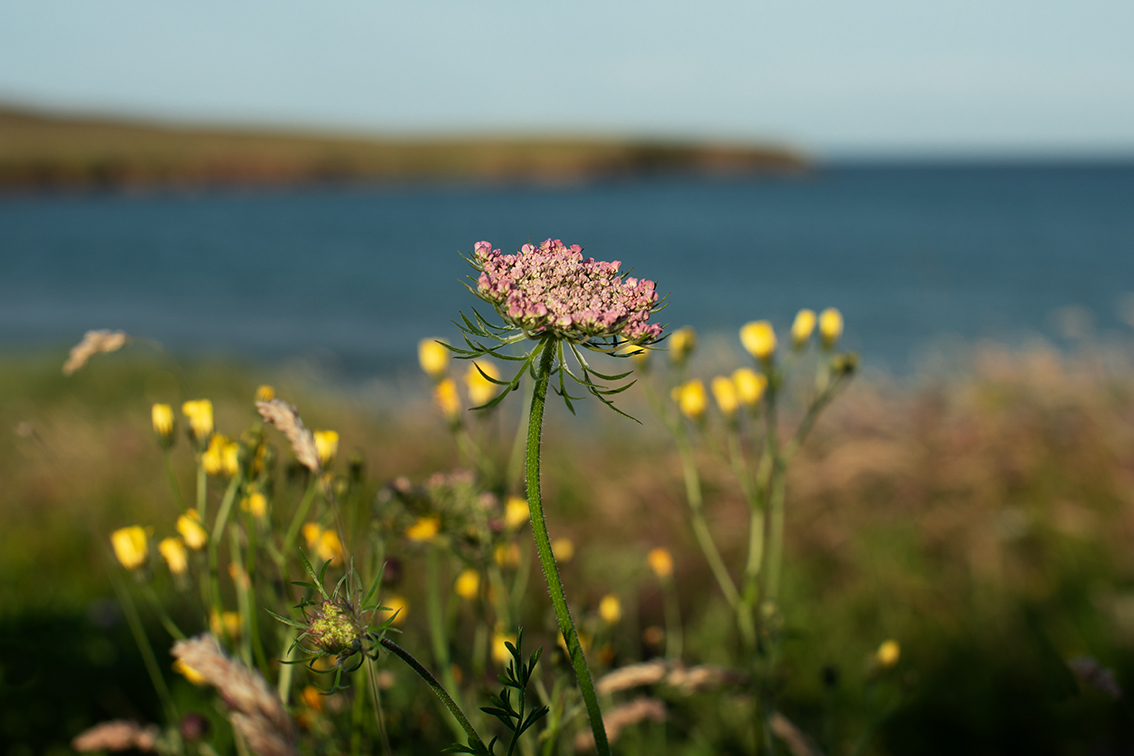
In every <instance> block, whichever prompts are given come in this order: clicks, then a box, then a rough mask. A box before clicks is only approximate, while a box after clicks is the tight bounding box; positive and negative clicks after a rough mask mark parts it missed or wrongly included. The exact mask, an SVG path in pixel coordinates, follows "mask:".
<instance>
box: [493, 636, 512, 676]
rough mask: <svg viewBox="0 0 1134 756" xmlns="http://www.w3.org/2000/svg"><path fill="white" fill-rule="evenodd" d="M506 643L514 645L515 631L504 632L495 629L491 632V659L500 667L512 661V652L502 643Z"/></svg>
mask: <svg viewBox="0 0 1134 756" xmlns="http://www.w3.org/2000/svg"><path fill="white" fill-rule="evenodd" d="M506 643H511V644H512V645H513V646H514V645H516V635H515V633H504V632H501V631H500V630H497V631H496V632H495V633H493V634H492V661H494V662H496V663H497V664H499V665H500V666H501V667H503V666H507V664H508V662H510V661H512V652H511V651H509V650H508V647H507V646H506V645H504V644H506Z"/></svg>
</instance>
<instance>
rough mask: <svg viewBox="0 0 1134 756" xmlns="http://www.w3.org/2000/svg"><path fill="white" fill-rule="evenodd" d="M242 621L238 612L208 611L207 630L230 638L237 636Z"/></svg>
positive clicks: (241, 627)
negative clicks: (218, 612)
mask: <svg viewBox="0 0 1134 756" xmlns="http://www.w3.org/2000/svg"><path fill="white" fill-rule="evenodd" d="M243 626H244V623H243V620H241V619H240V612H221V613H220V614H219V615H218V614H217V613H216V611H215V610H214V611H212V612H209V630H211V631H212V632H213V635H217V636H219V635H222V634H224V635H228V637H230V638H239V637H240V632H241V630H242V629H243Z"/></svg>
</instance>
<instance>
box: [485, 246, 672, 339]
mask: <svg viewBox="0 0 1134 756" xmlns="http://www.w3.org/2000/svg"><path fill="white" fill-rule="evenodd" d="M470 262H471V263H472V265H473V267H475V268H476V269H477V270H479V271H480V276H479V277H478V278H477V282H476V293H477V295H478V296H480V297H481V298H482V299H484V300H485V301H486V302H491V303H492V304H493V305H494V306H495V307H496V311H497V312H498V313H499V314H500V316H501V317H502V318H504V320H505V322H507V323H509V324H511V325H512V326H514V327H516V328H520V329H522V330H523V331H524V332H525V334H530V335H533V336H536V337H538V336H540V335H543V334H548V333H552V334H555V335H556V336H558V337H559V338H564V339H569V340H571V341H575V342H584V341H587V340H589V339H591V338H595V337H604V336H620V337H622V338H624V339H626V340H628V341H635V342H648V341H653V340H654V339H656V338H658V337H660V336H661V332H662V328H661V326H660V325H658V324H656V323H650V322H649V319H650V314H651V313H652V312H653V311H654V309H655V307H656V305H657V304H658V293H657V290H656V287H655V284H654V282H653V281H648V280H646V279H639V278H633V277H631V276H627V275H626V274H624V273H621V272H620V271H619V268H620V267H621V265H622V263H620V262H619V261H617V260H615V261H614V262H599V261H596V260H595V259H594V258H592V257H586V258H585V257H583V249H582V247H580V246H579V245H578V244H573V245H571V246H570V247H568V246H566V245H564V244H563V242H561V241H560V240H559V239H548V240H546V241H544V242H543V243H542V244H540V245H539V246H538V247H537V246H535V245H533V244H525V245H524V246H523V247H521V248H520V251H519V252H517V253H516V254H514V255H505V254H502V253H501V252H500V250H498V249H495V250H494V249H493V248H492V245H491V244H490V243H489V242H486V241H481V242H477V243H476V245H475V247H474V252H473V257H472V259H471V260H470Z"/></svg>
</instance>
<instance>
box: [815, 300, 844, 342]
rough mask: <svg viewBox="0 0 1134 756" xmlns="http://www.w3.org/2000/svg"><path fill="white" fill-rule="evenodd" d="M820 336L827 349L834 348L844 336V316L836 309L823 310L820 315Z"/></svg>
mask: <svg viewBox="0 0 1134 756" xmlns="http://www.w3.org/2000/svg"><path fill="white" fill-rule="evenodd" d="M819 335H820V336H822V337H823V346H824V347H825V348H826V349H830V348H831V347H833V346H834V345H835V343H836V342H838V340H839V337H840V336H842V335H843V314H842V313H841V312H839V311H838V310H836V309H835V308H834V307H828V308H827V309H826V310H823V312H822V313H820V315H819Z"/></svg>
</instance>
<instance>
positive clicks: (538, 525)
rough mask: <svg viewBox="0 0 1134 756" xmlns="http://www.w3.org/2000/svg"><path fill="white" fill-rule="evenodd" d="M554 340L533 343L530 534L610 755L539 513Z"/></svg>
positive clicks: (600, 744)
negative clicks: (537, 355) (537, 354)
mask: <svg viewBox="0 0 1134 756" xmlns="http://www.w3.org/2000/svg"><path fill="white" fill-rule="evenodd" d="M555 347H556V344H555V340H554V339H553V338H550V337H548V338H545V339H544V341H543V342H542V343H541V344H540V345H539V346H538V347H536V349H537V350H543V351H542V354H541V355H540V360H539V369H538V371H537V372H536V382H535V390H534V391H533V392H532V409H531V412H530V413H529V415H528V451H527V494H528V508H529V509H530V510H531V522H532V535H533V536H534V537H535V542H536V551H538V552H539V561H540V564H541V565H542V566H543V575H544V578H546V579H547V590H548V592H549V593H550V594H551V604H552V606H553V607H554V608H555V616H556V618H557V619H558V620H559V630H560V632H562V633H563V640H564V641H565V642H566V644H567V652H568V655H569V656H570V657H571V664H572V666H574V668H575V678H576V679H577V681H578V683H579V692H580V693H581V694H582V696H583V702H584V704H585V705H586V708H587V718H588V719H590V722H591V731H592V732H593V733H594V737H595V750H596V751H598V754H599V756H610V744H609V743H608V742H607V739H606V729H605V728H604V727H603V722H602V711H601V710H600V709H599V705H598V696H597V695H596V694H595V685H594V682H593V681H592V679H591V672H590V670H589V669H588V668H587V658H586V656H584V654H583V649H582V646H580V645H579V634H578V632H576V630H575V623H574V622H573V621H572V620H571V610H570V609H569V608H568V607H567V595H566V592H565V591H564V590H563V581H562V580H561V579H560V578H559V566H558V564H557V563H556V561H555V554H554V553H552V551H551V538H550V537H549V536H548V534H547V522H546V521H545V520H544V516H543V500H542V497H541V495H540V469H539V462H540V447H541V442H542V432H543V410H544V406H545V405H546V404H547V386H548V383H550V380H551V366H552V363H553V362H554V360H555V354H556V351H557V350H556V348H555Z"/></svg>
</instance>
